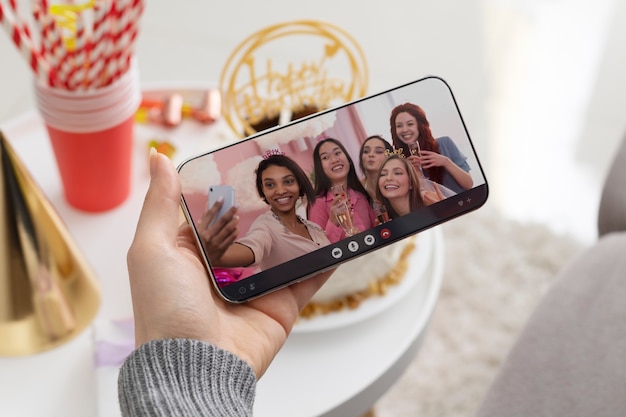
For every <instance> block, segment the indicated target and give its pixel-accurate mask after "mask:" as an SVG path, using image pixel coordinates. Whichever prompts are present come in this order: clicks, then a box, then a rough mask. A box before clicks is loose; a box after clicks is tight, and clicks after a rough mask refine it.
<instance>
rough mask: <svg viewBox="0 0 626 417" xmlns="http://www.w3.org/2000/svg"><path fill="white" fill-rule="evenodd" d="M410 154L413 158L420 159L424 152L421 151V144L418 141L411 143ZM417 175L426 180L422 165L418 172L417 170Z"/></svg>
mask: <svg viewBox="0 0 626 417" xmlns="http://www.w3.org/2000/svg"><path fill="white" fill-rule="evenodd" d="M408 146H409V153H410V154H411V156H417V157H420V156H422V155H421V152H422V150H421V149H420V144H419V142H418V141H415V142H411V143H409V145H408ZM417 174H418V175H419V176H420V177H421V178H425V175H424V169H423V168H422V165H421V164H420V166H419V168H418V170H417Z"/></svg>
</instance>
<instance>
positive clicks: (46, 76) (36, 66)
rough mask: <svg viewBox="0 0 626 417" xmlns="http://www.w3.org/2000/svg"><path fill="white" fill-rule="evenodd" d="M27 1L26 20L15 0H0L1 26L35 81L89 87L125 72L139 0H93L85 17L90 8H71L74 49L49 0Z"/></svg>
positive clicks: (134, 35) (140, 6)
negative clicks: (32, 28) (50, 6)
mask: <svg viewBox="0 0 626 417" xmlns="http://www.w3.org/2000/svg"><path fill="white" fill-rule="evenodd" d="M31 1H32V13H31V15H30V18H31V21H30V22H29V21H28V20H27V19H26V18H25V16H23V15H22V14H21V11H20V9H19V0H0V24H1V25H2V26H3V27H4V30H5V31H6V32H7V34H8V35H9V37H10V38H11V40H12V41H13V43H14V44H15V46H16V47H17V49H18V51H19V53H20V54H21V55H22V56H23V58H24V59H25V60H26V61H27V63H28V64H29V65H30V67H31V68H32V70H33V72H34V74H35V76H36V77H37V78H38V79H40V80H42V81H44V82H46V83H48V84H49V85H51V86H53V87H59V88H65V89H69V90H74V89H79V88H80V89H85V88H86V89H93V88H100V87H104V86H106V85H109V84H110V83H112V82H114V81H115V80H116V79H118V78H119V77H120V76H121V75H123V74H125V73H126V72H127V71H128V70H129V67H130V63H131V60H132V57H133V53H134V50H133V49H134V44H135V42H136V39H137V36H138V32H139V25H138V23H139V19H140V17H141V15H142V14H143V10H144V0H95V1H94V3H92V4H91V5H92V6H93V16H92V17H93V19H92V20H89V19H87V17H89V15H88V13H89V11H87V10H85V8H81V9H80V10H81V11H79V12H76V20H75V23H76V26H75V31H74V32H75V33H74V35H75V41H76V43H75V48H73V50H68V48H67V47H66V45H65V43H64V39H63V32H62V28H61V26H59V24H58V23H57V21H56V17H55V16H53V12H51V10H50V9H49V4H48V0H31ZM86 14H87V16H86ZM27 17H28V16H27ZM29 23H30V25H29ZM33 23H34V26H32V24H33ZM87 23H90V26H87ZM31 26H32V27H34V28H35V29H36V30H35V31H33V30H31ZM35 42H37V43H38V44H36V43H35Z"/></svg>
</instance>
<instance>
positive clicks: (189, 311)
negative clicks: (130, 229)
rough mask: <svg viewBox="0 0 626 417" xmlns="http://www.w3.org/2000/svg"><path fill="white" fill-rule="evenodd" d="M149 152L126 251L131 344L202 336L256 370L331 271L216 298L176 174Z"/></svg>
mask: <svg viewBox="0 0 626 417" xmlns="http://www.w3.org/2000/svg"><path fill="white" fill-rule="evenodd" d="M151 152H152V154H151V156H150V174H151V181H150V188H149V189H148V193H147V194H146V198H145V201H144V204H143V208H142V210H141V215H140V217H139V222H138V224H137V230H136V232H135V238H134V240H133V242H132V245H131V247H130V249H129V251H128V272H129V279H130V288H131V295H132V299H133V312H134V314H133V317H134V321H135V345H136V346H140V345H142V344H144V343H146V342H148V341H151V340H157V339H176V338H187V339H196V340H201V341H205V342H207V343H210V344H214V345H216V346H219V347H221V348H222V349H226V350H228V351H230V352H232V353H234V354H235V355H237V356H239V357H240V358H242V359H243V360H245V361H246V362H247V363H248V364H249V365H250V366H251V367H252V368H253V369H254V372H255V374H256V376H257V377H260V376H262V375H263V373H264V372H265V370H266V369H267V367H268V366H269V364H270V363H271V362H272V360H273V359H274V356H276V354H277V353H278V350H279V349H280V348H281V347H282V345H283V344H284V343H285V340H286V338H287V335H288V334H289V333H290V331H291V328H292V327H293V324H294V323H295V321H296V318H297V317H298V312H299V311H300V310H301V309H302V308H303V307H304V305H305V304H306V303H307V302H308V301H309V300H310V298H311V297H312V296H313V294H314V293H315V292H316V291H317V290H318V289H319V288H320V287H321V286H322V284H323V283H324V282H325V280H326V279H327V278H328V276H329V275H330V272H325V273H322V274H319V275H318V276H316V277H314V278H311V279H308V280H306V281H303V282H301V283H297V284H294V285H291V286H289V287H286V288H283V289H281V290H278V291H275V292H273V293H272V294H268V295H267V296H266V297H261V298H258V299H256V300H252V301H250V302H248V303H246V304H241V305H233V304H229V303H227V302H226V301H224V300H223V299H221V298H220V297H218V296H217V295H216V293H215V288H214V287H213V285H211V282H210V281H209V279H208V276H207V272H206V269H205V267H204V263H203V261H202V255H201V254H200V253H199V251H198V247H197V245H196V241H195V238H194V236H193V232H192V229H191V226H189V225H184V226H182V227H180V223H179V198H180V182H179V179H178V176H177V175H176V172H175V170H174V168H173V166H172V165H171V162H170V161H169V160H168V159H167V157H166V156H165V155H159V154H156V152H154V151H151ZM216 209H219V208H218V207H216ZM209 211H211V210H209ZM213 213H214V212H212V211H211V213H210V214H208V215H207V217H210V216H211V214H213ZM233 215H234V212H233ZM211 240H213V239H211ZM216 241H217V239H216Z"/></svg>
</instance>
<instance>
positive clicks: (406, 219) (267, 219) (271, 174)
mask: <svg viewBox="0 0 626 417" xmlns="http://www.w3.org/2000/svg"><path fill="white" fill-rule="evenodd" d="M370 136H378V137H379V138H380V139H381V141H386V142H387V143H386V144H385V148H386V149H387V150H386V151H385V154H384V155H382V152H379V155H378V157H379V158H378V159H377V161H378V162H377V163H378V165H376V164H370V162H371V161H366V160H365V157H364V155H365V154H366V153H367V152H369V151H368V150H367V149H369V148H371V147H372V146H369V148H368V146H367V144H368V143H370V142H368V138H369V137H370ZM330 139H332V140H330ZM413 142H419V148H420V149H421V150H422V151H423V153H424V154H428V155H431V157H430V158H429V160H430V161H431V162H429V163H428V164H425V163H424V164H423V165H424V166H421V165H420V158H415V157H414V156H412V154H411V152H410V148H409V145H410V144H411V143H413ZM370 144H371V143H370ZM435 154H440V155H441V156H445V158H442V157H434V156H436V155H435ZM368 155H369V153H368ZM362 158H363V159H362ZM372 159H374V158H373V157H372ZM278 160H281V161H282V162H280V163H279V162H277V161H278ZM438 160H439V161H447V160H450V161H452V162H453V163H454V164H455V165H456V167H455V169H446V168H445V166H444V165H445V164H440V166H437V163H436V161H438ZM432 161H434V162H432ZM405 162H406V163H405ZM368 164H369V165H368ZM178 172H179V175H180V179H181V185H182V189H183V192H182V196H181V207H182V209H183V212H184V213H185V216H186V218H187V220H188V222H189V223H190V224H191V226H192V228H193V229H194V231H195V235H196V239H197V242H198V246H199V248H200V252H201V253H202V255H203V258H204V262H205V265H206V267H207V270H208V272H209V275H210V277H211V280H212V281H213V283H214V286H215V288H216V289H217V291H218V293H219V294H220V296H221V297H223V298H224V299H225V300H227V301H230V302H235V303H240V302H245V301H248V300H250V299H253V298H256V297H259V296H262V295H263V294H266V293H268V292H271V291H275V290H277V289H279V288H283V287H285V286H287V285H290V284H292V283H295V282H298V281H301V280H303V279H306V278H308V277H311V276H314V275H316V274H318V273H320V272H322V271H325V270H329V269H332V268H334V267H336V266H338V265H339V264H341V263H343V262H346V261H349V260H352V259H355V258H358V257H360V256H363V255H366V254H368V253H370V252H371V251H375V250H377V249H379V248H381V247H383V246H386V245H389V244H391V243H393V242H395V241H398V240H400V239H403V238H405V237H408V236H410V235H414V234H416V233H418V232H420V231H423V230H426V229H428V228H431V227H433V226H436V225H439V224H441V223H443V222H445V221H448V220H450V219H453V218H455V217H458V216H460V215H463V214H465V213H468V212H471V211H473V210H476V209H478V208H479V207H481V206H482V205H483V204H484V203H485V202H486V200H487V197H488V185H487V180H486V178H485V175H484V172H483V169H482V167H481V165H480V162H479V160H478V156H477V154H476V151H475V148H474V145H473V143H472V142H471V140H470V137H469V133H468V132H467V129H466V126H465V123H464V122H463V118H462V116H461V113H460V111H459V108H458V106H457V103H456V101H455V99H454V96H453V93H452V90H451V89H450V87H449V86H448V84H447V83H446V82H445V81H444V80H442V79H441V78H438V77H426V78H422V79H419V80H417V81H414V82H411V83H407V84H404V85H401V86H398V87H395V88H392V89H390V90H386V91H383V92H380V93H378V94H374V95H371V96H369V97H366V98H363V99H359V100H356V101H353V102H351V103H347V104H343V105H341V106H338V107H335V108H332V109H328V110H325V111H322V112H320V113H317V114H314V115H311V116H307V117H305V118H302V119H299V120H296V121H294V122H291V123H289V124H287V125H284V126H280V127H276V128H272V129H269V130H266V131H263V132H260V133H257V134H255V135H253V136H251V137H249V138H247V139H245V140H242V141H239V142H236V143H234V144H231V145H229V146H226V147H223V148H220V149H217V150H213V151H210V152H207V153H204V154H201V155H198V156H195V157H192V158H189V159H187V160H186V161H184V162H182V163H181V164H180V165H179V166H178ZM199 172H202V175H201V176H200V175H199V174H198V173H199ZM341 175H344V177H341ZM337 178H339V179H340V180H341V178H343V183H344V184H348V188H349V189H350V190H348V193H347V195H348V196H349V195H353V194H354V193H359V192H360V193H361V194H362V201H368V202H369V203H370V205H371V211H372V213H373V212H374V210H373V208H374V207H375V206H377V205H380V204H383V205H384V206H386V213H387V214H388V216H385V218H384V219H383V220H381V219H377V218H376V216H377V213H376V214H373V215H372V219H373V220H371V221H370V220H369V219H367V218H366V217H367V216H364V217H363V218H358V215H357V214H358V213H357V212H358V211H359V208H358V207H352V206H351V205H349V206H350V208H351V210H349V211H348V213H343V214H339V215H338V214H335V216H339V217H340V218H341V220H342V221H341V222H335V224H331V222H328V221H327V220H326V219H329V218H330V217H331V214H330V210H331V207H330V206H331V203H330V202H332V201H333V198H332V192H331V191H330V186H331V185H332V184H331V182H332V181H335V182H337ZM346 178H350V179H346ZM355 178H356V179H355ZM368 178H369V179H371V180H372V181H371V182H370V183H372V184H374V189H373V190H370V191H366V190H365V189H364V188H362V187H361V186H359V185H358V184H356V183H359V184H364V183H365V182H366V180H367V179H368ZM331 180H332V181H331ZM199 183H200V186H199ZM429 183H435V186H436V187H437V189H439V190H440V191H441V193H440V194H439V198H437V199H434V200H433V199H427V198H423V197H421V196H420V195H419V193H420V191H425V188H424V186H425V185H427V184H429ZM233 187H234V189H236V190H237V194H238V199H239V205H238V211H237V216H238V222H239V223H238V227H237V230H238V232H237V233H238V235H237V236H236V237H234V236H231V237H230V238H228V239H229V240H228V242H231V241H232V242H233V244H231V245H230V246H229V247H228V248H227V249H226V250H225V252H224V253H225V254H226V255H224V256H222V257H220V258H219V259H215V257H212V258H211V259H212V260H209V256H208V244H207V243H206V242H203V241H202V238H201V237H200V236H201V235H204V236H207V234H206V231H203V232H204V234H201V233H200V232H199V230H198V228H199V227H200V225H201V222H200V221H199V219H201V218H202V216H203V214H204V213H205V212H206V210H208V208H210V207H212V204H213V202H214V201H217V197H218V196H220V195H221V196H223V198H224V206H223V207H222V210H221V211H220V213H224V212H225V211H226V210H227V209H228V208H230V207H231V204H232V203H234V190H233ZM309 187H310V188H311V189H312V190H314V191H311V193H307V192H306V190H308V189H309ZM207 193H208V198H207ZM367 194H370V196H369V197H368V196H367ZM422 194H424V193H422ZM328 196H330V197H328ZM207 201H208V202H209V203H208V206H207ZM325 205H326V206H327V207H325ZM361 209H362V210H361V211H363V210H365V211H367V207H365V208H363V207H361ZM284 215H290V216H294V217H292V219H296V217H295V216H299V217H297V219H299V221H300V219H302V222H306V225H307V228H308V231H309V236H308V238H310V240H312V241H314V242H316V244H311V242H309V241H307V240H304V241H303V240H297V239H300V238H299V237H296V236H295V235H294V234H293V233H292V234H289V230H287V226H286V225H288V224H292V223H293V222H292V223H289V222H286V221H285V222H282V221H281V218H282V217H281V216H284ZM324 216H326V217H324ZM340 227H342V228H343V230H342V229H341V228H340ZM217 228H218V226H213V228H212V229H210V233H211V236H219V237H220V239H221V238H223V239H227V231H226V230H214V229H217ZM355 242H356V243H357V244H355ZM307 245H308V246H307ZM245 248H247V249H245ZM307 248H308V249H307ZM355 248H357V249H355ZM231 249H232V250H231ZM235 249H236V250H235ZM242 249H244V250H243V252H246V253H247V255H245V256H239V255H240V253H241V252H242ZM338 254H340V255H338ZM231 255H233V256H231ZM238 259H243V260H245V261H243V260H242V261H239V260H238ZM225 275H226V276H227V277H226V278H227V279H225Z"/></svg>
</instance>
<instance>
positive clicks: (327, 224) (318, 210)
mask: <svg viewBox="0 0 626 417" xmlns="http://www.w3.org/2000/svg"><path fill="white" fill-rule="evenodd" d="M348 196H349V197H350V203H351V204H352V217H353V219H352V221H353V223H354V226H355V227H357V228H358V229H359V231H360V232H363V231H365V230H367V229H369V228H371V227H373V226H374V225H375V221H376V213H375V212H374V209H373V208H372V207H371V206H370V203H369V201H368V200H367V197H366V196H364V195H363V194H361V193H360V192H358V191H355V190H352V189H349V190H348ZM332 202H333V193H331V192H328V193H326V196H322V197H317V198H316V199H315V202H314V203H313V205H312V206H311V209H310V210H309V216H308V217H309V220H311V221H312V222H313V223H316V224H319V225H320V226H322V227H323V228H324V231H325V232H326V236H328V240H330V242H331V243H335V242H338V241H340V240H341V239H343V238H345V237H346V234H345V232H344V231H343V229H342V228H341V227H339V226H336V225H335V224H333V222H331V221H330V206H331V204H332Z"/></svg>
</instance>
